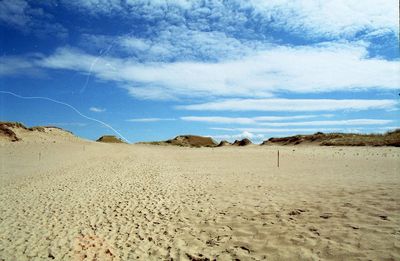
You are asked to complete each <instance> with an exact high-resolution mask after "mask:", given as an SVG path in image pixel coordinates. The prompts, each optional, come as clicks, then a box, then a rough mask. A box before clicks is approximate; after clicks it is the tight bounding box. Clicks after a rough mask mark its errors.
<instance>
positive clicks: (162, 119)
mask: <svg viewBox="0 0 400 261" xmlns="http://www.w3.org/2000/svg"><path fill="white" fill-rule="evenodd" d="M174 120H176V119H174V118H136V119H128V120H126V121H129V122H157V121H174Z"/></svg>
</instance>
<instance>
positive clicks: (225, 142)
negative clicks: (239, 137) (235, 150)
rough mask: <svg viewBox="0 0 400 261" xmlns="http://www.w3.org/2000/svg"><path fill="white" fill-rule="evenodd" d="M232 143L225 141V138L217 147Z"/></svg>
mask: <svg viewBox="0 0 400 261" xmlns="http://www.w3.org/2000/svg"><path fill="white" fill-rule="evenodd" d="M231 145H232V143H230V142H228V141H226V140H222V141H221V142H220V143H219V144H218V146H217V147H224V146H231Z"/></svg>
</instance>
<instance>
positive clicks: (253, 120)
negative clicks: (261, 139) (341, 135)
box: [181, 115, 324, 124]
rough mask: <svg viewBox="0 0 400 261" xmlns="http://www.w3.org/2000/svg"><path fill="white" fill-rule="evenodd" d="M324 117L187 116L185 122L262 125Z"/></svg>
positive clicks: (184, 118) (183, 118)
mask: <svg viewBox="0 0 400 261" xmlns="http://www.w3.org/2000/svg"><path fill="white" fill-rule="evenodd" d="M318 116H321V117H324V115H295V116H258V117H250V118H246V117H223V116H185V117H181V120H183V121H195V122H207V123H220V124H221V123H225V124H260V123H262V122H265V121H283V120H299V119H309V118H314V117H318Z"/></svg>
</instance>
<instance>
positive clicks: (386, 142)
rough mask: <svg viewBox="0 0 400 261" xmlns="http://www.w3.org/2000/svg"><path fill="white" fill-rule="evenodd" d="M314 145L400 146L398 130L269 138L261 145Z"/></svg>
mask: <svg viewBox="0 0 400 261" xmlns="http://www.w3.org/2000/svg"><path fill="white" fill-rule="evenodd" d="M273 144H276V145H299V144H316V145H321V146H396V147H399V146H400V129H397V130H394V131H389V132H387V133H385V134H354V133H327V134H325V133H322V132H317V133H314V134H311V135H295V136H290V137H282V138H270V139H269V140H266V141H264V142H263V143H262V145H273Z"/></svg>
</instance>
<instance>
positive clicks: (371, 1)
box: [242, 0, 399, 37]
mask: <svg viewBox="0 0 400 261" xmlns="http://www.w3.org/2000/svg"><path fill="white" fill-rule="evenodd" d="M242 5H244V6H251V7H254V8H255V9H256V10H257V12H258V13H259V14H260V15H262V16H264V17H273V19H274V22H273V25H274V26H275V27H277V28H284V29H286V30H287V31H292V32H297V33H298V34H301V33H308V34H309V35H310V36H314V37H319V36H328V37H338V36H342V37H349V36H350V37H353V36H354V35H355V34H356V33H358V32H362V31H375V30H376V31H378V30H382V29H389V30H391V31H392V33H394V34H395V35H397V34H398V30H399V25H398V18H399V16H398V1H396V0H385V1H382V0H364V1H358V0H330V1H304V0H286V1H285V0H284V1H258V0H251V1H242Z"/></svg>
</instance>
